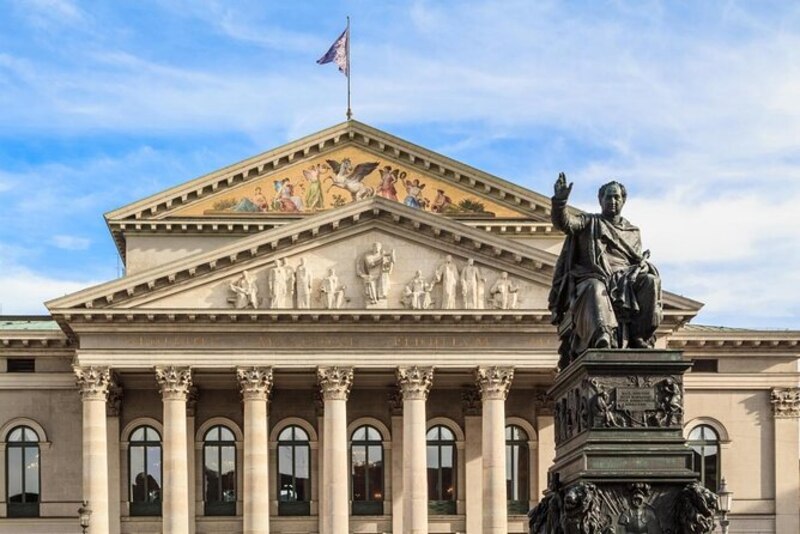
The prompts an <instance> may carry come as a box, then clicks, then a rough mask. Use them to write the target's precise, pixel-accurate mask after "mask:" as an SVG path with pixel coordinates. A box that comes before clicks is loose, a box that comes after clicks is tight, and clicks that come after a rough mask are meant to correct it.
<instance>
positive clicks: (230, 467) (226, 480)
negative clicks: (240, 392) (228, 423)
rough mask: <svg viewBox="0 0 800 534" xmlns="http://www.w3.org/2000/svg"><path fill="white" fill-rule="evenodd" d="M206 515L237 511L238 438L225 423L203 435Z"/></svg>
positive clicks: (234, 512)
mask: <svg viewBox="0 0 800 534" xmlns="http://www.w3.org/2000/svg"><path fill="white" fill-rule="evenodd" d="M203 501H204V502H205V515H236V438H235V437H234V435H233V432H232V431H231V430H230V429H229V428H227V427H224V426H222V425H216V426H212V427H211V428H210V429H209V430H208V432H206V435H205V436H204V437H203Z"/></svg>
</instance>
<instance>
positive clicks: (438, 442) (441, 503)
mask: <svg viewBox="0 0 800 534" xmlns="http://www.w3.org/2000/svg"><path fill="white" fill-rule="evenodd" d="M442 429H444V430H446V431H447V432H448V433H449V434H450V436H451V438H450V439H442ZM433 430H438V434H437V438H436V439H430V438H429V437H428V435H429V434H430V433H431V431H433ZM445 446H447V447H450V448H451V459H452V467H451V468H450V469H452V472H453V481H452V485H453V495H452V497H451V498H450V499H442V500H440V499H431V493H430V489H431V488H430V480H429V478H428V476H429V471H430V470H431V469H436V470H437V485H438V487H439V490H440V491H441V493H442V494H444V492H445V489H444V484H443V483H442V470H443V468H442V447H445ZM428 447H436V450H437V453H436V459H437V464H438V465H437V467H435V468H432V467H430V466H429V465H427V457H428V454H427V449H428ZM425 449H426V454H425V457H426V466H425V468H426V469H425V471H426V485H427V487H428V513H429V514H431V515H455V513H456V502H457V501H458V446H457V436H456V433H455V432H454V431H453V429H452V428H450V427H448V426H447V425H444V424H436V425H433V426H431V427H430V428H428V430H427V431H426V432H425ZM436 496H437V497H440V496H442V495H436Z"/></svg>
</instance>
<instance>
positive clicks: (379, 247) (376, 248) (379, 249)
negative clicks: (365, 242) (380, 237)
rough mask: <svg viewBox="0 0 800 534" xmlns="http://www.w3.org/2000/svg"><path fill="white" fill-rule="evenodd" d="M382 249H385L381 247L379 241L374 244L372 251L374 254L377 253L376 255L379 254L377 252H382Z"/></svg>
mask: <svg viewBox="0 0 800 534" xmlns="http://www.w3.org/2000/svg"><path fill="white" fill-rule="evenodd" d="M382 248H383V246H382V245H381V244H380V243H379V242H377V241H375V242H374V243H373V244H372V250H373V251H374V252H376V253H377V252H380V251H381V249H382Z"/></svg>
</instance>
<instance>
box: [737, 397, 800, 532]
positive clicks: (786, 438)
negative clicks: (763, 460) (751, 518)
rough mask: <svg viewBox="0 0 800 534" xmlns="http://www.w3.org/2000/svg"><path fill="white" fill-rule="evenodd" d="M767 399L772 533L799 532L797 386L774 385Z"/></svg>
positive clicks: (799, 415)
mask: <svg viewBox="0 0 800 534" xmlns="http://www.w3.org/2000/svg"><path fill="white" fill-rule="evenodd" d="M770 402H771V403H772V414H773V416H774V418H775V438H774V442H775V532H800V510H799V509H798V506H797V503H798V501H800V473H798V469H797V458H798V457H800V444H798V440H797V436H798V432H799V431H800V428H799V427H798V420H799V419H800V389H798V388H774V389H773V390H772V391H771V393H770ZM731 489H733V490H734V491H736V488H731Z"/></svg>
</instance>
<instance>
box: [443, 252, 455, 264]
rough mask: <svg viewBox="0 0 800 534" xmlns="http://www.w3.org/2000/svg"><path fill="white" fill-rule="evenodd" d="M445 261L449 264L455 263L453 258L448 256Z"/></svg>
mask: <svg viewBox="0 0 800 534" xmlns="http://www.w3.org/2000/svg"><path fill="white" fill-rule="evenodd" d="M444 261H446V262H447V263H450V262H452V261H453V256H451V255H450V254H448V255H447V256H445V257H444Z"/></svg>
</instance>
